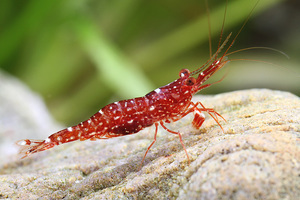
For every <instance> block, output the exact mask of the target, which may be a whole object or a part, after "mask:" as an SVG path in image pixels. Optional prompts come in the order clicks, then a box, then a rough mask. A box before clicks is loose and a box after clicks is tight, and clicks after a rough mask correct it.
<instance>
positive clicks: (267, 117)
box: [0, 89, 300, 199]
mask: <svg viewBox="0 0 300 200" xmlns="http://www.w3.org/2000/svg"><path fill="white" fill-rule="evenodd" d="M194 100H195V101H197V100H198V101H199V100H201V102H202V103H203V104H204V105H205V106H206V107H207V108H209V107H211V108H214V109H215V110H216V111H218V112H219V113H220V114H221V115H222V116H223V117H224V118H225V119H226V120H227V122H224V121H222V120H221V119H220V123H221V125H222V127H223V129H224V132H222V130H221V128H220V127H219V126H218V125H217V124H216V122H215V121H214V120H213V119H212V117H210V116H209V115H208V116H207V119H206V121H205V123H204V124H203V126H202V127H201V128H200V130H195V129H193V128H192V127H191V125H190V124H191V120H192V115H189V116H187V117H185V118H183V119H182V120H179V121H178V122H177V123H174V124H170V125H169V128H170V129H172V130H176V131H180V132H181V133H182V137H183V142H184V144H185V147H186V149H187V151H188V154H189V156H190V161H191V164H190V165H189V164H188V159H187V157H186V154H185V152H184V150H183V148H182V146H181V144H180V142H179V138H178V136H176V135H173V134H170V133H167V132H165V131H163V130H162V129H160V130H159V133H158V137H157V141H156V143H155V144H154V145H153V147H152V148H151V150H150V151H149V153H148V154H147V157H146V159H145V162H144V163H143V165H142V168H141V169H140V164H141V161H142V158H143V156H144V153H145V151H146V149H147V147H148V146H149V144H150V143H151V142H152V140H153V135H154V134H153V133H154V128H152V129H151V128H150V129H147V130H144V131H141V132H139V133H138V134H135V135H131V136H126V137H120V138H113V139H109V140H101V141H100V140H99V141H95V142H91V141H84V142H74V143H70V144H65V145H61V146H57V147H55V148H53V149H51V150H48V151H45V152H41V153H38V154H36V155H34V156H32V157H29V158H26V159H23V160H18V161H15V162H10V163H8V164H6V165H5V166H3V167H2V168H1V169H0V198H13V199H14V198H22V199H37V198H40V197H42V198H43V199H62V198H64V199H79V198H82V199H297V198H298V197H299V196H300V141H299V136H300V99H299V97H296V96H294V95H292V94H290V93H288V92H280V91H271V90H267V89H253V90H245V91H236V92H231V93H224V94H220V95H216V96H209V97H208V96H196V97H195V99H194ZM22 138H23V137H22ZM39 139H41V138H39Z"/></svg>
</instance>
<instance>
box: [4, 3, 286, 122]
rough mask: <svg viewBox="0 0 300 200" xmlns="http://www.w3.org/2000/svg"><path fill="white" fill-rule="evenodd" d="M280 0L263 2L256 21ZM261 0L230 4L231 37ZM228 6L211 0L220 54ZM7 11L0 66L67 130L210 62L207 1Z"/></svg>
mask: <svg viewBox="0 0 300 200" xmlns="http://www.w3.org/2000/svg"><path fill="white" fill-rule="evenodd" d="M280 1H281V0H262V1H260V2H259V5H258V6H257V7H256V8H255V12H254V14H253V16H254V15H255V14H256V13H259V12H262V11H264V10H266V9H267V8H270V7H271V6H273V5H275V4H277V3H278V2H280ZM255 2H256V1H248V0H243V1H242V0H238V1H237V0H229V2H228V11H227V16H226V23H225V31H226V33H225V35H226V34H227V33H229V32H230V31H235V32H234V33H233V34H236V32H237V30H238V29H239V28H240V26H241V23H242V22H243V21H245V19H246V18H247V16H248V15H249V13H250V11H251V9H252V8H253V6H254V4H255ZM225 4H226V1H209V6H210V7H211V10H210V22H211V30H212V32H211V34H212V42H213V47H214V49H213V50H216V46H217V43H218V37H219V35H220V29H221V26H222V21H223V17H224V10H225ZM0 13H1V14H0V25H1V30H0V46H1V48H0V67H1V68H2V69H4V70H6V71H8V72H10V73H11V74H13V75H15V76H17V77H19V78H20V79H21V80H23V81H24V82H25V83H26V84H27V85H28V86H29V87H31V88H32V89H33V90H34V91H36V92H37V93H39V94H41V95H42V96H43V97H44V98H45V100H46V102H47V104H48V106H49V108H50V110H51V112H52V113H53V114H54V116H55V117H56V118H57V119H58V120H59V121H63V122H64V123H67V124H73V123H77V122H78V121H82V120H84V119H85V118H87V117H89V116H90V115H92V114H94V113H95V112H96V111H97V110H98V109H100V108H101V107H103V106H104V105H106V104H107V103H109V102H112V101H116V100H120V99H126V98H133V97H137V96H142V95H144V94H146V93H147V92H150V91H151V90H153V89H155V88H156V87H159V86H161V85H164V84H167V83H169V82H171V81H172V80H174V79H176V78H177V77H178V72H179V70H180V69H181V68H190V69H194V68H195V66H200V65H201V63H204V62H205V60H206V59H208V58H209V50H208V31H207V28H208V25H207V15H206V11H205V3H204V1H203V0H202V1H199V0H190V1H177V2H174V1H168V0H164V1H138V0H127V1H120V0H111V1H104V0H102V1H101V0H100V1H98V0H81V1H76V0H43V1H41V0H27V1H16V0H14V1H13V0H3V1H1V2H0ZM244 32H245V31H244ZM243 34H245V35H246V33H242V35H243ZM241 38H244V37H243V36H241ZM244 47H245V46H244ZM234 48H235V49H240V48H243V47H241V46H239V45H235V46H234ZM203 55H204V56H203ZM217 92H219V91H217Z"/></svg>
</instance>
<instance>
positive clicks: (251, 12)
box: [222, 0, 259, 58]
mask: <svg viewBox="0 0 300 200" xmlns="http://www.w3.org/2000/svg"><path fill="white" fill-rule="evenodd" d="M258 3H259V0H258V1H256V3H255V5H254V7H253V8H252V10H251V11H250V13H249V15H248V17H247V19H246V20H245V21H244V23H243V25H242V27H241V28H240V30H239V31H238V33H237V34H236V35H235V37H234V38H233V40H232V42H231V43H230V44H229V46H228V48H227V49H226V51H225V52H224V54H223V56H222V58H223V57H225V56H226V54H227V52H228V51H229V49H230V48H231V47H232V45H233V43H234V42H235V40H236V38H237V37H238V36H239V35H240V33H241V32H242V30H243V29H244V27H245V25H246V24H247V22H248V21H249V19H250V17H251V15H252V14H253V11H254V9H255V8H256V6H257V5H258Z"/></svg>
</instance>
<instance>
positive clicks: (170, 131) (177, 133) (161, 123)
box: [160, 122, 191, 164]
mask: <svg viewBox="0 0 300 200" xmlns="http://www.w3.org/2000/svg"><path fill="white" fill-rule="evenodd" d="M160 125H161V126H162V127H163V128H164V129H165V130H166V131H168V132H169V133H173V134H176V135H178V136H179V139H180V143H181V145H182V147H183V149H184V151H185V154H186V156H187V158H188V161H189V164H191V161H190V157H189V155H188V153H187V150H186V148H185V146H184V144H183V141H182V137H181V134H180V133H179V132H175V131H172V130H170V129H168V128H167V127H166V126H165V125H164V124H163V122H160Z"/></svg>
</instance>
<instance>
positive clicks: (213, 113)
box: [191, 101, 227, 133]
mask: <svg viewBox="0 0 300 200" xmlns="http://www.w3.org/2000/svg"><path fill="white" fill-rule="evenodd" d="M191 104H192V106H193V109H194V113H195V117H194V120H193V123H194V121H195V120H196V121H195V123H196V125H198V124H197V122H198V123H199V124H200V123H201V119H200V118H201V115H203V113H201V111H205V112H207V113H208V114H209V115H210V116H211V117H212V118H213V119H214V120H215V121H216V122H217V124H218V125H219V126H220V128H221V129H222V131H223V133H224V129H223V127H222V126H221V124H220V123H219V120H218V116H219V117H221V118H222V119H223V120H224V121H225V122H227V121H226V119H224V117H223V116H222V115H220V114H219V113H217V112H216V111H215V110H214V109H213V108H206V107H204V105H203V104H202V103H201V102H199V101H198V102H197V103H196V104H195V103H193V102H192V103H191ZM199 104H200V105H201V107H202V108H198V107H197V106H198V105H199ZM198 118H199V119H198ZM202 119H203V122H204V120H205V117H204V116H203V118H202ZM203 122H202V123H201V124H200V126H201V125H202V124H203ZM193 126H194V124H193ZM200 126H199V128H200ZM194 127H195V128H197V127H196V126H194ZM199 128H198V129H199Z"/></svg>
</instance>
